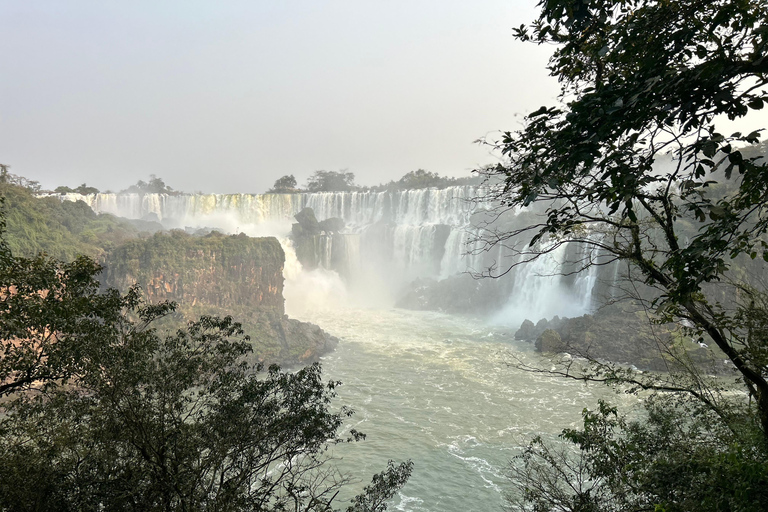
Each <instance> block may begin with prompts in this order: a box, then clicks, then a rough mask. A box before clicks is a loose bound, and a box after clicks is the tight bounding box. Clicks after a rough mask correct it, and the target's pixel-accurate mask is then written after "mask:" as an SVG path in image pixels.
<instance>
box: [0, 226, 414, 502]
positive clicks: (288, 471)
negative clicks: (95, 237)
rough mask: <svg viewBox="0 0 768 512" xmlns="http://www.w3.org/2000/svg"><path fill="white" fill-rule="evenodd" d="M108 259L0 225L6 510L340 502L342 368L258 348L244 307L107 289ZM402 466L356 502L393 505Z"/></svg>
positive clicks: (405, 472) (1, 483) (344, 411)
mask: <svg viewBox="0 0 768 512" xmlns="http://www.w3.org/2000/svg"><path fill="white" fill-rule="evenodd" d="M99 271H100V267H99V266H98V265H97V264H95V263H94V262H93V261H92V260H90V259H88V258H85V257H81V258H79V259H77V260H75V261H74V262H72V263H63V262H60V261H57V260H55V259H51V258H48V257H46V256H44V255H39V256H37V257H35V258H32V259H27V258H20V257H16V256H13V254H12V253H11V251H10V249H9V248H8V245H7V244H6V243H5V240H4V230H3V229H2V225H0V399H1V400H0V474H2V475H3V477H2V478H0V511H25V510H29V511H32V510H41V509H45V510H61V511H68V510H78V511H88V510H94V511H95V510H162V511H175V510H178V511H181V510H211V511H213V510H216V511H237V510H249V511H251V510H297V511H298V510H301V511H323V512H330V511H332V510H336V508H335V507H334V499H335V498H336V495H337V492H338V490H339V489H340V488H341V487H342V486H343V485H345V484H347V483H348V482H349V479H348V477H346V476H345V475H343V474H341V473H340V472H339V471H338V470H337V469H336V468H334V467H333V466H332V465H331V464H330V461H329V457H328V455H327V450H328V448H329V447H330V446H332V445H334V444H336V443H341V442H347V441H354V440H358V439H361V438H362V434H360V433H358V432H356V431H355V430H351V431H349V433H348V435H345V436H341V435H340V434H339V428H340V427H341V424H342V421H343V420H344V418H346V417H348V416H350V415H351V414H352V411H351V410H349V409H348V408H346V407H341V408H335V407H333V404H332V400H333V398H334V397H335V389H336V387H337V386H338V385H339V384H340V383H338V382H334V381H331V382H324V381H323V380H322V378H321V371H320V366H319V365H317V364H315V365H312V366H309V367H306V368H304V369H301V370H299V371H296V372H290V373H289V372H283V371H281V370H280V369H279V368H278V367H276V366H273V367H270V368H269V370H268V371H266V372H264V371H263V369H262V368H261V367H260V366H258V365H257V366H254V365H252V364H250V363H249V362H248V359H247V356H248V354H249V353H250V351H251V345H250V343H248V341H249V339H248V337H247V336H245V334H244V332H243V330H242V328H241V326H240V325H239V324H238V323H236V322H234V321H233V320H232V318H231V317H224V318H218V317H201V318H200V319H198V320H196V321H194V322H190V323H189V324H188V325H187V326H186V327H184V328H181V329H179V330H177V331H176V332H166V333H164V332H161V331H159V330H157V329H156V328H155V327H154V325H155V322H156V321H157V320H159V319H161V318H162V317H164V316H166V315H168V314H172V313H173V311H174V309H175V305H174V304H172V303H159V304H147V303H145V302H144V301H143V300H142V298H141V296H140V294H139V293H138V289H137V288H136V287H134V288H132V289H131V290H130V291H129V292H128V293H127V294H125V295H122V294H120V293H118V292H117V291H116V290H107V291H100V290H99V283H98V281H97V280H96V275H97V274H98V272H99ZM410 471H411V464H410V463H403V464H399V465H395V464H390V465H389V467H388V468H387V469H385V470H384V471H383V472H382V473H380V474H378V475H376V476H375V477H374V479H373V481H372V484H371V485H370V486H369V487H367V488H365V489H364V490H363V493H361V494H360V495H358V496H357V497H356V498H354V500H353V501H352V503H351V505H350V506H349V507H348V508H347V509H346V510H347V511H348V512H381V511H383V510H385V509H386V508H387V507H386V502H387V500H389V498H391V497H392V495H393V494H394V492H395V491H396V490H397V489H398V488H399V487H400V486H402V485H403V484H404V483H405V481H406V480H407V478H408V476H409V474H410Z"/></svg>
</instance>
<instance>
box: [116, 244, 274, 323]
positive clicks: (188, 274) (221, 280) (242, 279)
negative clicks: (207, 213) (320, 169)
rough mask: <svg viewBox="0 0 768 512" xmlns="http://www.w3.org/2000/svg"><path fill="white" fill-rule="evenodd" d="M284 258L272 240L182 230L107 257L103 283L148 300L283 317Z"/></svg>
mask: <svg viewBox="0 0 768 512" xmlns="http://www.w3.org/2000/svg"><path fill="white" fill-rule="evenodd" d="M284 261H285V254H284V253H283V249H282V247H280V243H279V242H278V241H277V239H275V238H250V237H246V236H242V235H238V236H224V235H220V234H215V233H214V234H211V235H208V236H205V237H193V236H189V235H187V234H185V233H182V232H172V233H171V234H157V235H155V236H153V237H151V238H148V239H145V240H133V241H131V242H129V243H127V244H125V245H123V246H121V247H119V248H118V249H116V250H115V251H113V252H112V254H110V256H109V257H108V258H107V261H106V269H105V274H104V284H105V285H107V286H113V287H116V288H118V289H121V290H125V289H127V288H128V287H129V286H131V285H133V283H138V284H139V286H140V287H141V288H142V290H143V291H144V294H145V296H146V297H147V298H148V299H149V300H150V301H151V302H157V301H161V300H171V301H175V302H178V303H179V305H180V306H182V307H184V306H188V307H195V306H213V307H217V308H233V309H236V310H243V309H245V310H247V309H252V310H261V311H269V312H271V313H275V314H277V315H279V316H282V315H283V314H284V302H283V263H284Z"/></svg>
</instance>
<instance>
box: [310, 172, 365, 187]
mask: <svg viewBox="0 0 768 512" xmlns="http://www.w3.org/2000/svg"><path fill="white" fill-rule="evenodd" d="M356 188H357V186H356V185H355V174H354V173H351V172H346V171H338V172H337V171H315V172H314V173H312V176H310V177H309V179H308V180H307V187H306V190H307V192H347V191H350V190H355V189H356Z"/></svg>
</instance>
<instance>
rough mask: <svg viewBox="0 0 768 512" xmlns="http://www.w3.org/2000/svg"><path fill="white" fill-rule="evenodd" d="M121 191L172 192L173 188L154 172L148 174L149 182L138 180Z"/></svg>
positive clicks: (138, 192) (144, 192) (142, 192)
mask: <svg viewBox="0 0 768 512" xmlns="http://www.w3.org/2000/svg"><path fill="white" fill-rule="evenodd" d="M123 192H133V193H137V194H173V193H174V190H173V189H172V188H171V187H169V186H168V185H166V184H165V182H164V181H163V179H162V178H158V177H157V176H155V175H154V174H150V175H149V183H147V182H146V181H143V180H139V181H137V182H136V184H135V185H131V186H130V187H128V188H127V189H125V190H123Z"/></svg>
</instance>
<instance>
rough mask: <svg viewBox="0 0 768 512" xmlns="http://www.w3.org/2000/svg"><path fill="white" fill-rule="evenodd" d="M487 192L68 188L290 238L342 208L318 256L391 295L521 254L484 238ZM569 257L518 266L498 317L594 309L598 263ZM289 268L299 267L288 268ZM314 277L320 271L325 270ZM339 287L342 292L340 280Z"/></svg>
mask: <svg viewBox="0 0 768 512" xmlns="http://www.w3.org/2000/svg"><path fill="white" fill-rule="evenodd" d="M483 193H484V191H483V190H482V189H481V188H480V187H474V186H460V187H448V188H445V189H419V190H402V191H384V192H371V191H367V192H324V193H312V194H308V193H301V194H176V195H167V194H91V195H85V196H84V195H80V194H62V195H60V198H61V199H62V200H72V201H74V200H82V201H84V202H86V203H87V204H88V205H89V206H90V207H91V208H92V209H93V210H94V211H96V212H99V213H111V214H114V215H118V216H122V217H127V218H133V219H147V220H158V221H160V222H161V223H162V224H163V225H164V226H165V227H167V228H184V227H190V228H203V227H208V228H218V229H221V230H224V231H226V232H230V233H234V232H244V233H246V234H248V235H251V236H268V235H269V236H277V237H278V238H281V239H284V240H287V238H288V234H289V232H290V227H291V223H292V222H293V216H294V215H296V214H297V213H298V212H300V211H301V210H302V209H303V208H306V207H310V208H312V209H313V210H314V212H315V216H316V217H317V219H319V220H323V219H327V218H332V217H338V218H341V219H343V220H344V222H345V228H344V230H343V232H342V233H343V235H337V236H335V237H331V236H328V237H325V238H324V239H323V240H321V241H318V242H317V244H316V247H315V251H316V254H317V256H318V260H319V261H320V262H321V265H322V266H323V267H324V268H325V274H324V277H323V279H325V280H327V278H328V276H329V275H330V274H329V273H328V272H327V270H329V269H331V268H333V265H334V263H333V262H336V263H338V262H339V261H343V265H342V266H343V273H344V274H345V277H346V279H347V284H349V285H350V286H352V287H353V288H354V287H357V288H358V289H362V290H364V291H365V292H366V293H370V292H371V291H372V290H378V291H388V292H389V294H388V297H389V299H387V300H391V298H392V297H394V296H395V294H396V293H397V292H398V290H399V289H401V288H402V287H403V286H404V285H406V284H407V283H409V282H410V281H412V280H413V279H415V278H417V277H426V278H434V279H445V278H449V277H451V276H453V275H456V274H459V273H462V272H467V271H469V272H476V273H477V272H482V271H483V270H485V269H487V268H488V267H490V266H492V265H496V266H498V267H500V268H503V267H504V266H505V265H509V264H510V263H512V262H514V261H515V260H514V258H515V256H513V255H512V254H511V252H510V251H508V250H505V248H504V247H503V246H502V245H499V246H496V247H494V248H492V249H491V250H490V251H484V250H482V249H483V247H482V243H481V242H478V241H477V238H478V236H477V235H478V232H479V231H478V228H477V227H475V226H473V225H472V218H473V214H476V213H477V210H478V209H480V210H482V209H483V208H486V207H488V205H484V204H483V203H478V201H476V200H475V199H476V198H477V197H479V196H481V195H482V194H483ZM525 213H526V214H527V215H530V212H525ZM515 215H516V214H515V213H514V212H511V213H509V214H508V215H507V217H508V219H509V218H511V219H512V222H514V219H515ZM507 222H509V220H507ZM472 244H474V245H472ZM283 245H284V248H285V249H286V252H287V253H291V255H290V256H289V259H290V258H293V260H295V254H293V253H292V250H293V249H292V246H291V245H290V244H288V243H284V244H283ZM566 259H567V258H566V257H565V254H564V253H563V251H562V250H558V251H556V252H555V253H553V254H550V255H549V256H547V257H544V258H540V259H538V260H537V261H535V262H533V263H531V264H527V265H521V266H519V267H515V268H514V269H513V270H512V271H511V272H510V273H509V274H508V276H506V277H505V279H504V280H503V282H505V283H507V284H504V285H503V286H506V289H507V290H508V295H509V302H508V303H507V304H505V305H500V313H499V314H498V315H497V316H496V319H497V320H499V321H506V322H511V323H517V322H519V321H522V319H524V318H533V319H537V318H542V317H545V316H553V315H555V314H558V315H561V316H573V315H580V314H583V313H585V312H588V311H589V310H590V309H591V306H592V290H593V288H594V285H595V280H596V274H595V270H593V269H592V270H590V271H589V272H587V273H584V274H581V275H580V276H578V277H577V278H576V279H571V280H570V281H568V280H564V279H562V276H560V275H558V274H559V273H560V272H561V271H562V269H563V265H564V264H566ZM322 270H323V269H320V272H321V273H322ZM286 273H287V274H290V271H288V269H286ZM298 275H299V274H298V273H294V274H293V275H292V276H290V275H289V276H287V279H288V284H287V289H286V296H287V297H289V296H290V295H291V294H292V293H293V292H292V291H291V282H292V280H296V279H298V277H297V276H298ZM305 277H306V276H305ZM314 277H315V278H317V279H320V275H319V274H318V275H315V276H314ZM500 281H501V280H500ZM305 284H306V283H305ZM314 284H315V285H318V283H317V282H315V283H314ZM302 288H303V290H304V292H306V289H307V288H306V286H304V285H302V286H300V287H298V288H295V289H302ZM331 289H332V290H333V291H334V293H338V292H339V283H338V282H336V283H334V284H333V285H332V286H331ZM290 304H291V300H290V299H289V302H288V306H289V307H290Z"/></svg>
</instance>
